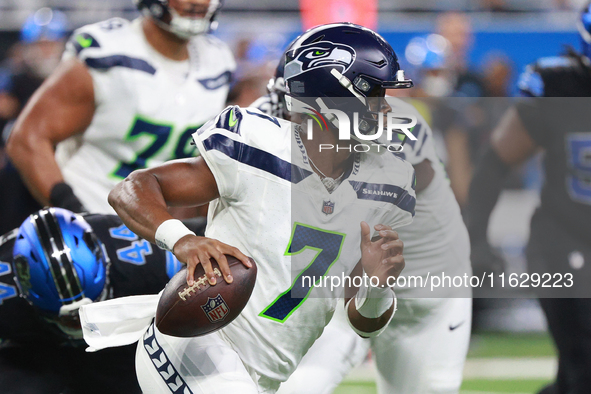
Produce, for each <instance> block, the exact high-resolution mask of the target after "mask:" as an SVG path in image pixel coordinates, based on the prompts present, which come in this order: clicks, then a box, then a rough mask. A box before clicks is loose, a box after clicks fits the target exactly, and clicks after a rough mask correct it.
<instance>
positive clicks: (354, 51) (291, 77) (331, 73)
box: [284, 23, 413, 135]
mask: <svg viewBox="0 0 591 394" xmlns="http://www.w3.org/2000/svg"><path fill="white" fill-rule="evenodd" d="M284 78H285V81H286V90H287V93H286V95H287V98H286V99H287V104H288V105H289V104H294V106H293V107H292V108H296V107H297V108H306V107H308V108H312V109H313V110H314V111H318V112H325V111H327V110H331V109H337V110H341V111H344V112H345V113H347V114H353V113H358V114H359V124H358V126H359V130H360V132H361V133H363V134H366V135H371V134H374V133H375V132H376V130H377V127H378V112H380V107H381V105H382V103H381V101H380V100H377V101H376V100H372V99H371V98H383V97H385V94H386V89H405V88H410V87H412V86H413V83H412V81H411V80H410V79H406V78H405V77H404V72H403V71H402V70H401V69H400V65H399V64H398V58H397V56H396V53H395V52H394V50H393V49H392V47H391V46H390V44H388V42H387V41H386V40H384V39H383V38H382V37H381V36H380V35H379V34H377V33H375V32H374V31H372V30H370V29H367V28H365V27H362V26H358V25H354V24H352V23H333V24H328V25H322V26H317V27H315V28H312V29H310V30H308V31H307V32H305V33H304V34H302V35H301V36H300V37H298V38H297V39H296V40H295V41H294V43H293V44H292V45H291V48H290V49H288V51H287V53H286V54H285V68H284ZM349 99H350V100H349ZM376 102H377V104H376ZM372 103H373V105H371V104H372ZM329 121H331V123H332V124H333V126H335V127H338V125H337V124H336V123H335V122H338V121H337V120H336V119H335V118H333V119H329ZM352 135H353V134H352Z"/></svg>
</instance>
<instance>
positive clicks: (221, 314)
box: [201, 294, 230, 323]
mask: <svg viewBox="0 0 591 394" xmlns="http://www.w3.org/2000/svg"><path fill="white" fill-rule="evenodd" d="M201 309H203V312H205V314H206V315H207V318H208V319H209V321H210V322H212V323H215V322H218V321H220V320H224V318H225V317H226V315H227V314H228V313H229V312H230V308H228V304H226V301H224V299H223V298H222V296H221V295H220V294H218V295H217V296H215V297H214V298H210V297H207V302H206V303H205V305H201Z"/></svg>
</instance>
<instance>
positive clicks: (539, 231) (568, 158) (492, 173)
mask: <svg viewBox="0 0 591 394" xmlns="http://www.w3.org/2000/svg"><path fill="white" fill-rule="evenodd" d="M579 29H580V34H581V39H582V53H576V52H575V51H574V50H570V51H569V52H568V54H567V55H564V56H560V57H553V58H543V59H539V60H538V61H537V62H536V63H534V64H532V65H530V66H529V67H528V68H527V70H526V71H525V73H524V74H523V75H522V76H521V78H520V81H519V89H520V91H521V94H522V95H523V96H527V97H534V98H535V99H533V100H532V101H524V102H520V103H518V104H517V105H515V106H514V107H512V108H511V109H509V110H508V111H507V112H506V114H505V116H504V117H503V119H502V120H501V122H500V123H499V125H498V127H497V128H496V129H495V130H494V132H493V134H492V137H491V146H490V148H489V149H488V151H487V152H486V154H485V155H484V157H483V158H482V161H481V163H480V165H479V167H478V168H477V170H476V172H475V174H474V179H473V181H472V184H471V186H470V204H469V207H468V228H469V230H470V237H471V241H472V243H473V244H474V245H479V244H480V245H488V241H487V228H488V222H489V216H490V214H491V211H492V210H493V208H494V206H495V204H496V202H497V198H498V196H499V193H500V191H501V189H502V187H503V183H504V181H505V178H506V176H507V174H508V172H509V169H510V168H511V167H515V166H518V165H520V164H522V163H523V162H524V161H525V160H526V159H528V158H530V157H531V156H532V155H534V154H535V153H536V152H537V151H538V150H540V149H541V150H543V151H544V152H545V156H544V170H545V171H544V172H545V175H546V180H545V183H544V186H543V189H542V192H541V203H540V206H539V207H538V208H537V210H536V212H535V213H534V216H533V218H532V220H531V233H530V238H529V243H528V247H527V259H528V268H529V271H530V272H531V273H538V274H543V273H551V274H552V277H554V274H555V273H558V274H561V275H563V274H568V273H570V274H572V275H573V280H574V282H575V283H574V286H573V287H572V288H569V289H562V291H553V292H552V291H550V290H548V291H542V290H547V289H539V290H538V295H539V296H540V304H541V306H542V309H543V310H544V313H545V315H546V319H547V321H548V326H549V329H550V333H551V334H552V337H553V339H554V342H555V344H556V347H557V349H558V356H559V365H558V373H557V377H556V381H555V382H554V383H553V384H551V385H550V386H548V387H546V388H545V389H543V390H541V391H540V393H544V394H553V393H561V394H562V393H565V394H566V393H588V392H589V389H590V388H591V373H590V372H589V371H591V300H590V299H589V298H588V297H589V292H588V291H587V290H586V289H588V287H589V280H590V278H591V271H590V270H591V268H590V266H589V262H590V261H591V238H590V236H591V167H590V166H589V154H590V152H591V131H589V130H590V126H591V116H589V111H588V108H589V101H588V99H580V98H579V99H576V97H590V96H591V63H590V59H589V56H590V55H591V33H590V32H591V9H590V6H589V5H588V6H587V7H586V8H585V9H584V11H583V12H582V14H581V16H580V20H579ZM553 97H562V98H561V99H552V98H553ZM566 97H571V99H566ZM487 250H489V248H486V247H478V248H474V249H473V259H474V260H477V259H481V260H483V261H488V260H490V255H489V253H487ZM484 264H486V263H484ZM558 290H561V289H558ZM563 297H577V298H563Z"/></svg>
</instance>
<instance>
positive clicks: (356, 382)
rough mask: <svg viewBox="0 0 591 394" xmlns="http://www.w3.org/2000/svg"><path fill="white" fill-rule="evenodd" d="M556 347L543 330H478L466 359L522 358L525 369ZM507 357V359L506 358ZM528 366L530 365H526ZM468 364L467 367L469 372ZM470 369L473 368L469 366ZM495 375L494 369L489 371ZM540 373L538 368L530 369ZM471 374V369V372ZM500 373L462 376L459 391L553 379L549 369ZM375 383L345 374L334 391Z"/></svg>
mask: <svg viewBox="0 0 591 394" xmlns="http://www.w3.org/2000/svg"><path fill="white" fill-rule="evenodd" d="M554 357H555V350H554V347H553V345H552V342H551V340H550V338H549V337H548V336H547V335H545V334H479V335H473V337H472V340H471V343H470V351H469V352H468V363H472V364H475V363H478V362H482V361H483V362H485V363H490V365H492V368H493V369H494V365H500V366H502V365H503V364H504V363H506V362H508V361H514V362H517V363H518V364H519V363H520V362H521V360H527V361H523V365H524V369H527V363H532V362H533V363H534V365H535V363H536V362H537V361H541V362H543V363H546V364H548V363H551V362H553V360H554ZM508 359H509V360H508ZM529 368H531V367H529ZM468 370H469V368H467V370H466V371H467V372H468ZM471 370H473V368H472V369H471ZM488 373H490V374H491V375H494V371H488ZM532 373H533V374H534V375H539V371H536V370H534V371H532ZM472 374H474V372H472ZM498 375H499V377H497V378H494V377H487V378H482V377H474V376H472V377H470V376H465V379H464V382H463V384H462V391H461V394H496V393H512V394H526V393H527V394H529V393H536V392H537V391H538V390H539V389H540V388H541V387H543V386H544V385H545V384H547V383H548V382H550V381H551V380H552V373H551V372H549V373H547V374H546V376H544V377H536V378H528V377H526V376H527V371H525V372H524V373H523V375H524V377H519V378H515V377H514V378H505V377H503V368H499V374H498ZM376 392H377V391H376V385H375V383H374V382H373V379H372V378H371V377H368V376H364V377H356V378H353V379H352V378H347V379H346V380H345V382H343V384H341V385H340V386H339V387H338V388H337V389H336V390H335V394H375V393H376Z"/></svg>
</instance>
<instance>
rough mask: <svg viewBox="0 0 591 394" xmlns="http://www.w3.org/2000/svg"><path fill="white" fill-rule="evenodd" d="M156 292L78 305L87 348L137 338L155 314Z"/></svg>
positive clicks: (118, 344)
mask: <svg viewBox="0 0 591 394" xmlns="http://www.w3.org/2000/svg"><path fill="white" fill-rule="evenodd" d="M159 299H160V294H153V295H144V296H132V297H121V298H115V299H112V300H108V301H103V302H96V303H93V304H89V305H84V306H82V307H80V312H79V313H80V323H81V324H82V333H83V334H84V340H85V341H86V343H87V344H88V346H89V347H88V348H87V349H86V351H87V352H95V351H97V350H100V349H105V348H108V347H117V346H125V345H130V344H132V343H134V342H137V341H138V340H139V339H140V338H141V336H142V335H143V334H144V332H145V331H146V330H147V329H148V326H149V325H150V323H151V322H152V319H154V316H155V315H156V308H157V307H158V300H159Z"/></svg>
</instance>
